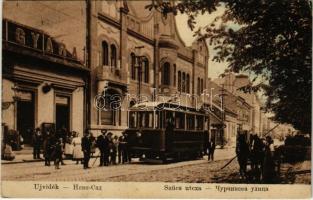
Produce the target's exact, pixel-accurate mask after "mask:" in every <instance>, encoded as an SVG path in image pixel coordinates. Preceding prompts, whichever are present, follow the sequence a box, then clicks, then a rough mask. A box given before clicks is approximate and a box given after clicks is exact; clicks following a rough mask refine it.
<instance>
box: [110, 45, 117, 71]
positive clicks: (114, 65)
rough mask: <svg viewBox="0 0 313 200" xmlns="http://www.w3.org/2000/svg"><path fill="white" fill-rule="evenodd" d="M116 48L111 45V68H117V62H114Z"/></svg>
mask: <svg viewBox="0 0 313 200" xmlns="http://www.w3.org/2000/svg"><path fill="white" fill-rule="evenodd" d="M116 57H117V55H116V47H115V45H114V44H112V45H111V66H112V67H117V62H116Z"/></svg>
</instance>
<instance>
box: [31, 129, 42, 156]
mask: <svg viewBox="0 0 313 200" xmlns="http://www.w3.org/2000/svg"><path fill="white" fill-rule="evenodd" d="M32 139H33V158H34V159H41V158H40V148H41V145H42V133H41V131H40V128H36V130H35V132H34V134H33V138H32Z"/></svg>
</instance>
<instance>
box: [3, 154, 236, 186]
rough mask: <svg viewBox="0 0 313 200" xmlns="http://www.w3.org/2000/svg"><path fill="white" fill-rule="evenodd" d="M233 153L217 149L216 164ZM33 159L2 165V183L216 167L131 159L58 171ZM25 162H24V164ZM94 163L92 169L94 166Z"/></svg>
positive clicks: (106, 178)
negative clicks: (194, 167) (127, 161)
mask: <svg viewBox="0 0 313 200" xmlns="http://www.w3.org/2000/svg"><path fill="white" fill-rule="evenodd" d="M234 153H235V151H234V149H216V153H215V162H221V163H222V164H224V163H226V162H227V161H225V162H224V161H222V160H225V159H230V158H232V157H233V156H234ZM31 156H32V155H17V157H16V160H15V161H11V162H10V163H12V164H8V162H7V161H6V163H2V166H1V172H2V175H1V178H2V180H19V181H110V180H112V179H114V178H116V177H128V176H129V175H135V174H144V173H145V174H149V173H150V172H151V171H155V170H157V171H159V170H165V171H166V170H168V169H172V170H175V169H176V168H180V167H187V168H188V166H190V167H193V166H194V165H201V164H208V163H215V162H212V161H210V162H208V161H207V156H204V157H203V159H199V160H191V161H182V162H175V163H168V164H155V163H144V162H141V161H139V160H138V159H133V160H132V162H131V163H128V164H120V165H110V166H108V167H98V165H99V159H97V160H96V162H95V158H92V159H91V160H90V162H89V166H90V167H91V169H88V170H84V169H83V166H82V165H81V164H78V165H77V164H76V162H74V161H72V160H65V161H64V162H65V164H66V165H62V166H60V168H61V169H59V170H56V169H55V167H54V166H53V165H51V166H50V167H46V166H44V163H43V162H38V161H37V160H36V161H32V162H31V160H32V159H31V160H30V161H29V160H27V159H29V158H32V157H31ZM25 160H27V161H25ZM93 163H94V165H93Z"/></svg>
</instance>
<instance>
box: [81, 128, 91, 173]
mask: <svg viewBox="0 0 313 200" xmlns="http://www.w3.org/2000/svg"><path fill="white" fill-rule="evenodd" d="M82 151H83V152H84V169H88V168H90V167H89V166H88V164H89V160H90V154H91V139H90V134H89V131H88V130H86V131H85V133H84V137H83V138H82Z"/></svg>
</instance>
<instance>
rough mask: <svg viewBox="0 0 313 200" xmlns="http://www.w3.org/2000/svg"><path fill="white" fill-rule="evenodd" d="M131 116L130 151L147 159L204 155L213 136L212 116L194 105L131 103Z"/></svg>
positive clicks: (185, 157) (128, 131) (165, 159)
mask: <svg viewBox="0 0 313 200" xmlns="http://www.w3.org/2000/svg"><path fill="white" fill-rule="evenodd" d="M128 118H129V128H128V129H126V130H125V133H126V134H127V138H128V139H127V140H128V144H129V150H130V153H131V155H132V156H136V157H140V158H141V159H144V160H146V161H150V160H159V161H162V162H166V161H168V160H186V159H196V158H199V157H202V153H203V151H204V147H205V144H206V143H205V142H206V141H208V139H209V131H208V127H209V126H208V124H209V117H208V116H206V115H205V114H204V112H202V111H197V110H196V109H194V108H190V107H182V106H178V105H176V104H173V103H157V102H145V103H140V104H136V105H134V106H133V107H131V108H130V110H129V113H128Z"/></svg>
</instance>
